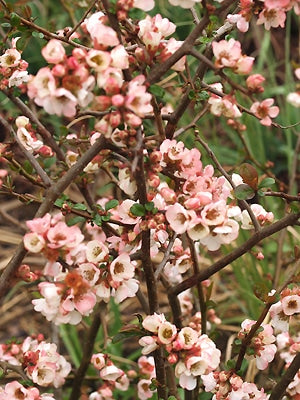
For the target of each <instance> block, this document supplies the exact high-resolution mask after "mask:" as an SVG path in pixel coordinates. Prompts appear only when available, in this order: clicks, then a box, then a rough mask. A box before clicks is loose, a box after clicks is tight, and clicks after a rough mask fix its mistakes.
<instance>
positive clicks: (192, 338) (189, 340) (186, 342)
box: [177, 326, 199, 349]
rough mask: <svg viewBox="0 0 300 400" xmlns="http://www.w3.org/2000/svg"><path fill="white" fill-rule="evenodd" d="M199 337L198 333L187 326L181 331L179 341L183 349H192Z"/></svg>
mask: <svg viewBox="0 0 300 400" xmlns="http://www.w3.org/2000/svg"><path fill="white" fill-rule="evenodd" d="M198 336H199V335H198V332H197V331H195V330H194V329H192V328H190V327H189V326H187V327H184V328H182V329H181V330H180V331H179V333H178V338H177V341H178V343H180V346H181V347H182V348H183V349H191V348H192V347H193V346H194V344H195V343H196V342H197V339H198Z"/></svg>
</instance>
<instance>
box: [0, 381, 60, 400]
mask: <svg viewBox="0 0 300 400" xmlns="http://www.w3.org/2000/svg"><path fill="white" fill-rule="evenodd" d="M7 399H9V400H20V399H22V400H55V399H54V397H53V394H50V393H43V394H41V393H40V391H39V389H38V388H35V387H28V388H26V387H25V386H23V385H22V384H21V383H19V382H18V381H12V382H9V383H7V384H6V385H5V387H4V388H3V387H1V386H0V400H7Z"/></svg>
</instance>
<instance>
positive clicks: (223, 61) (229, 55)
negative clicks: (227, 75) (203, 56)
mask: <svg viewBox="0 0 300 400" xmlns="http://www.w3.org/2000/svg"><path fill="white" fill-rule="evenodd" d="M212 49H213V53H214V56H215V57H216V66H217V67H218V68H222V67H229V68H233V67H235V66H236V63H237V61H238V60H239V59H240V57H241V56H242V50H241V43H240V42H239V41H237V40H235V39H233V38H231V39H229V40H228V41H227V40H220V41H219V42H212Z"/></svg>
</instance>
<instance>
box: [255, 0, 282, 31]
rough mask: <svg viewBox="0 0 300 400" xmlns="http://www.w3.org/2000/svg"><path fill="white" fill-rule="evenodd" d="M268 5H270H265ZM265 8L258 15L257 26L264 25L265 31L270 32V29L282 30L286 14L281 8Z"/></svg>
mask: <svg viewBox="0 0 300 400" xmlns="http://www.w3.org/2000/svg"><path fill="white" fill-rule="evenodd" d="M267 4H268V5H269V4H270V2H269V3H267ZM271 7H272V8H269V7H265V8H264V9H263V10H262V11H261V12H260V14H259V16H258V20H257V25H262V24H264V26H265V29H267V30H270V29H271V28H278V26H280V27H281V28H284V23H285V20H286V14H285V12H284V10H282V9H281V8H273V6H271Z"/></svg>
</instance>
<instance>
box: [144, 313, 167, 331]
mask: <svg viewBox="0 0 300 400" xmlns="http://www.w3.org/2000/svg"><path fill="white" fill-rule="evenodd" d="M165 321H166V319H165V316H164V314H156V313H154V314H153V315H148V316H147V317H146V318H145V319H144V321H143V322H142V325H143V327H144V328H145V329H146V330H147V331H149V332H153V333H157V332H158V328H159V327H160V325H161V324H162V323H163V322H165Z"/></svg>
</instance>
